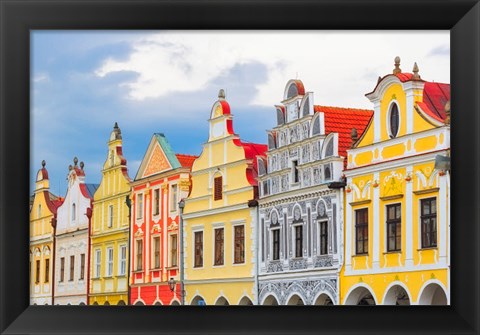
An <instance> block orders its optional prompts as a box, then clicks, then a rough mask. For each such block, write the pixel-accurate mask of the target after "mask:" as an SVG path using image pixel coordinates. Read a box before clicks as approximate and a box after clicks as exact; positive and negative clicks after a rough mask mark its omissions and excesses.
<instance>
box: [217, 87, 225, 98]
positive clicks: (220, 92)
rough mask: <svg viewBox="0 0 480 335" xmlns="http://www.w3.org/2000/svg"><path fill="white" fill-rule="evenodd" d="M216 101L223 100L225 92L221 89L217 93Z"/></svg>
mask: <svg viewBox="0 0 480 335" xmlns="http://www.w3.org/2000/svg"><path fill="white" fill-rule="evenodd" d="M218 99H221V100H223V99H225V90H224V89H223V88H222V89H220V91H218Z"/></svg>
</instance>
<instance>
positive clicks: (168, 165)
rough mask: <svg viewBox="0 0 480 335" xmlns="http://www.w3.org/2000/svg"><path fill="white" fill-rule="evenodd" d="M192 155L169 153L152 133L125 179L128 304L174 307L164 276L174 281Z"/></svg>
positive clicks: (176, 297) (161, 139) (165, 144)
mask: <svg viewBox="0 0 480 335" xmlns="http://www.w3.org/2000/svg"><path fill="white" fill-rule="evenodd" d="M195 158H196V156H190V155H181V154H175V153H174V151H173V149H172V147H171V146H170V144H169V143H168V141H167V139H166V137H165V136H164V135H163V134H154V135H153V136H152V139H151V141H150V144H149V146H148V148H147V152H146V154H145V156H144V157H143V160H142V163H141V164H140V167H139V170H138V172H137V175H136V176H135V180H134V181H133V182H131V187H132V191H131V199H132V200H133V201H132V205H131V206H132V207H131V213H132V217H131V243H130V250H131V255H132V257H131V260H130V262H131V264H132V266H131V273H130V303H131V304H132V305H178V304H180V301H181V297H180V294H181V292H180V285H177V287H176V288H175V292H172V291H171V290H170V288H169V286H168V280H169V279H170V278H173V279H175V280H176V281H177V282H179V280H180V277H179V270H180V259H179V256H180V251H179V247H180V239H179V238H180V237H179V229H178V228H179V223H180V221H179V220H180V216H179V215H180V209H179V206H178V203H179V201H180V200H181V199H183V198H186V197H187V196H188V193H189V191H190V169H191V166H192V164H193V161H194V160H195Z"/></svg>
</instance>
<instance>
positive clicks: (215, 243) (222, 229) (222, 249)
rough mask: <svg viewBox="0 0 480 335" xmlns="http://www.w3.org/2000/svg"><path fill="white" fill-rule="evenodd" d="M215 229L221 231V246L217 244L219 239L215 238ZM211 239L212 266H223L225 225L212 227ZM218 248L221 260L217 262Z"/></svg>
mask: <svg viewBox="0 0 480 335" xmlns="http://www.w3.org/2000/svg"><path fill="white" fill-rule="evenodd" d="M217 230H218V231H220V230H221V231H222V239H221V247H218V244H217V243H218V242H219V239H217ZM213 241H214V248H213V266H223V265H225V227H216V228H214V229H213ZM219 249H220V253H221V262H217V259H218V257H217V256H218V255H217V251H219Z"/></svg>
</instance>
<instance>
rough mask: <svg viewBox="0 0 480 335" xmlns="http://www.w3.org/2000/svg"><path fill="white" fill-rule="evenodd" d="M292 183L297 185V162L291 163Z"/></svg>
mask: <svg viewBox="0 0 480 335" xmlns="http://www.w3.org/2000/svg"><path fill="white" fill-rule="evenodd" d="M292 172H293V182H294V183H298V181H299V180H298V161H292Z"/></svg>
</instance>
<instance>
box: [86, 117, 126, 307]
mask: <svg viewBox="0 0 480 335" xmlns="http://www.w3.org/2000/svg"><path fill="white" fill-rule="evenodd" d="M107 145H108V153H107V159H106V161H105V163H104V164H103V169H102V180H101V182H100V185H99V187H98V189H97V191H96V192H95V194H94V197H93V216H92V220H93V224H92V225H91V231H90V238H91V240H90V261H89V268H90V270H89V271H90V274H91V275H90V285H89V297H88V300H89V305H126V304H127V303H128V274H129V273H128V272H129V271H128V269H129V268H128V260H129V256H128V250H129V247H128V244H129V231H130V229H129V228H130V222H129V208H128V206H127V196H129V195H130V185H129V183H130V178H129V176H128V171H127V160H126V159H125V157H124V156H123V150H122V133H121V130H120V128H119V127H118V124H117V123H115V126H114V128H113V131H112V132H111V134H110V138H109V140H108V144H107Z"/></svg>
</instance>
